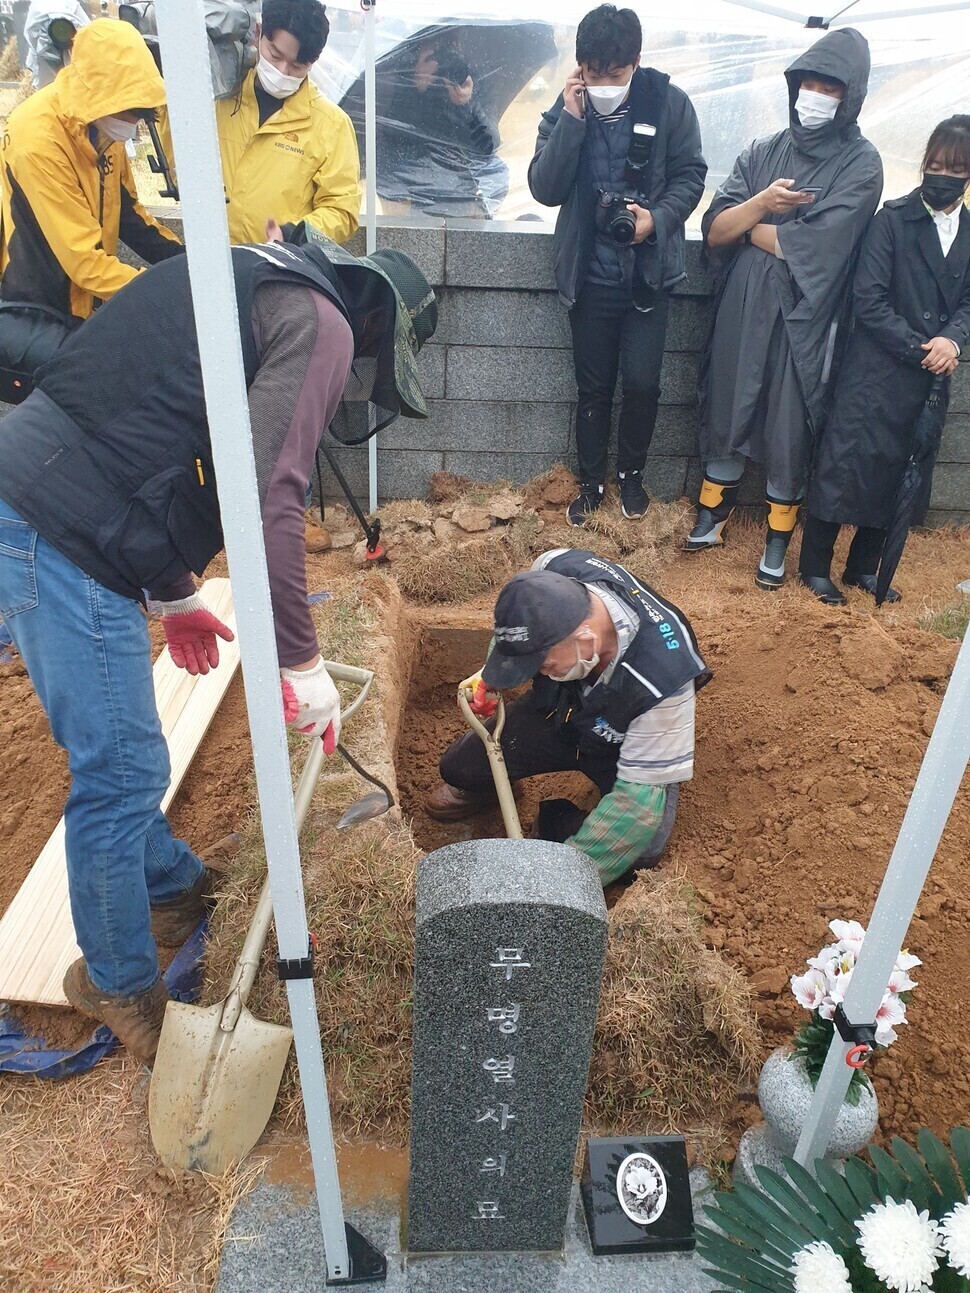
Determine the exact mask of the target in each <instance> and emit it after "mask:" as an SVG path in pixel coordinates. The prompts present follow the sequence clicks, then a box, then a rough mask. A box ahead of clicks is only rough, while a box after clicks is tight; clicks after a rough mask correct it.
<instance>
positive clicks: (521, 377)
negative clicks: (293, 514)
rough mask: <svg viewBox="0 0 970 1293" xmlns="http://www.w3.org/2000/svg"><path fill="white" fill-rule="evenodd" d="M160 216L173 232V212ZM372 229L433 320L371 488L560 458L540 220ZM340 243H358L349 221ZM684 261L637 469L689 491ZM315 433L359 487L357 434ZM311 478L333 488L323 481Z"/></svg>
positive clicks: (564, 415)
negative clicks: (653, 415)
mask: <svg viewBox="0 0 970 1293" xmlns="http://www.w3.org/2000/svg"><path fill="white" fill-rule="evenodd" d="M157 214H159V215H161V214H162V212H158V213H157ZM165 215H166V219H167V220H168V221H169V222H170V223H171V224H172V227H173V228H174V229H175V230H176V232H178V233H179V234H180V235H181V222H180V221H178V220H172V219H171V215H170V212H166V213H165ZM377 242H378V246H379V247H396V248H398V249H399V250H401V251H404V252H406V253H407V254H408V255H409V256H411V257H413V259H414V260H415V261H416V262H417V263H418V264H419V265H420V266H421V269H422V270H423V271H424V273H425V275H426V276H427V278H428V280H429V282H430V283H431V284H432V286H433V287H434V288H435V291H436V292H437V294H438V299H439V317H438V330H437V332H436V334H435V337H434V339H433V341H431V342H429V344H428V345H426V346H425V348H424V350H423V351H422V353H421V356H420V359H419V365H420V371H421V380H422V388H423V390H424V394H425V397H426V399H427V401H428V409H429V414H430V416H429V417H428V419H427V420H426V421H423V420H417V419H407V418H398V420H397V421H396V422H394V423H392V425H391V426H389V427H388V428H387V429H386V430H385V431H382V432H381V433H380V435H379V438H378V452H377V464H378V486H379V496H380V498H381V499H392V498H415V497H422V496H423V495H424V494H425V492H426V490H427V486H428V478H429V477H430V476H431V474H432V473H433V472H435V471H439V470H442V469H444V470H446V471H451V472H456V473H458V474H461V475H466V476H470V477H472V478H473V479H475V480H483V481H490V480H499V479H507V480H511V481H514V482H516V483H518V482H521V481H525V480H528V479H529V478H530V477H532V476H535V475H536V474H537V473H539V472H542V471H546V470H547V469H548V468H549V467H551V466H552V465H553V464H554V463H556V462H566V463H568V464H569V465H570V466H574V465H575V456H574V452H573V434H572V426H573V418H574V415H575V400H576V384H575V380H574V377H573V369H572V354H571V350H570V338H569V323H568V319H567V315H566V310H565V309H564V307H563V306H562V305H561V304H560V302H559V299H558V297H557V295H556V290H555V279H554V274H553V259H552V226H551V225H546V224H539V223H533V222H531V221H523V222H521V223H508V224H502V223H498V222H495V223H492V224H489V225H488V226H486V225H484V224H483V223H482V222H481V221H476V220H455V221H450V222H449V223H448V224H447V226H446V225H445V222H444V221H443V220H434V219H427V218H424V219H421V218H418V219H415V218H413V217H407V218H401V217H382V218H381V219H379V221H378V231H377ZM350 249H351V250H352V251H354V252H356V253H357V254H361V255H362V254H363V252H364V235H363V231H361V232H359V233H358V234H357V236H356V238H355V239H354V240H353V241H352V242H351V243H350ZM687 270H688V277H687V281H686V282H684V283H682V284H681V285H680V286H679V287H678V288H677V289H676V291H675V293H674V298H673V301H672V303H671V310H670V317H669V323H668V328H667V348H666V354H665V357H664V364H663V371H662V375H661V385H662V393H661V405H660V413H659V416H658V418H657V428H656V432H655V434H654V439H653V444H652V446H651V450H650V454H649V457H648V458H647V465H646V471H645V473H644V474H645V478H646V484H647V488H648V489H649V491H650V493H651V494H653V495H654V496H656V497H658V498H662V499H673V498H678V497H680V496H681V495H683V494H687V495H689V496H690V497H694V496H696V491H697V489H698V487H699V484H700V477H701V462H700V459H699V457H698V455H697V408H696V396H695V388H696V379H697V364H698V359H699V356H700V352H701V350H702V348H703V346H704V342H705V339H706V337H707V332H708V328H709V326H710V320H711V312H712V308H713V284H712V282H711V278H710V275H709V274H708V273H707V271H706V269H705V268H704V266H703V265H702V264H701V258H700V243H699V242H697V241H689V242H688V244H687ZM328 443H330V445H331V447H332V448H333V449H334V453H335V457H336V458H337V460H338V462H339V464H340V467H341V469H342V471H343V472H344V474H345V476H346V477H347V479H348V482H349V483H350V485H351V487H352V488H353V489H354V491H355V493H356V494H357V496H358V497H359V498H360V499H361V500H366V498H367V446H366V445H361V446H357V447H341V446H335V445H334V444H333V442H332V441H328ZM614 447H615V442H614ZM324 488H325V492H326V493H327V494H328V495H330V494H333V495H336V494H337V493H338V487H337V484H336V482H335V481H329V482H328V481H326V480H325V481H324ZM763 498H764V478H763V475H762V474H761V473H760V471H758V470H755V469H749V470H748V471H747V472H746V474H745V478H744V481H743V484H742V489H741V494H740V500H741V502H742V503H748V504H756V503H760V502H761V501H762V500H763ZM948 521H952V522H955V523H958V524H967V523H970V366H968V365H961V368H960V370H959V371H958V373H957V376H956V377H955V379H954V381H953V389H952V396H951V401H950V412H949V417H948V420H947V424H946V430H945V432H944V436H943V443H942V445H941V449H940V455H939V462H938V465H937V468H936V473H935V476H934V481H933V494H932V498H931V502H930V511H929V513H928V515H927V522H928V523H929V524H943V523H945V522H948Z"/></svg>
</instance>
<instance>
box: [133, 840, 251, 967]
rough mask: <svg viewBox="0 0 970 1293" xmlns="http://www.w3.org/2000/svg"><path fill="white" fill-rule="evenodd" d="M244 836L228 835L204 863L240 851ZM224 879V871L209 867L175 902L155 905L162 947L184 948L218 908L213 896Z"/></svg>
mask: <svg viewBox="0 0 970 1293" xmlns="http://www.w3.org/2000/svg"><path fill="white" fill-rule="evenodd" d="M241 840H242V835H241V834H239V833H238V832H236V833H235V834H232V835H224V836H223V837H222V839H221V840H216V842H215V844H213V845H211V846H210V847H209V848H207V849H206V850H205V852H204V853H202V854H201V855H200V856H201V860H202V861H203V862H207V863H208V862H213V863H214V862H216V861H217V860H224V859H225V858H226V856H227V855H228V856H234V855H235V854H236V853H237V852H238V851H239V844H240V841H241ZM222 878H223V871H222V868H221V867H219V866H217V865H213V866H206V869H205V871H204V872H203V873H202V875H201V876H200V877H199V879H198V880H196V882H195V884H194V885H193V886H192V888H191V889H188V890H186V892H185V893H183V894H180V895H179V897H178V898H173V899H172V901H171V902H160V903H153V904H152V937H153V938H154V940H155V942H156V943H157V944H158V945H159V947H181V946H182V944H183V943H184V942H185V940H186V939H187V938H188V936H189V935H190V934H191V933H192V931H193V929H195V927H196V925H198V923H199V921H200V920H201V919H202V917H203V916H205V915H207V914H208V913H209V912H210V911H211V910H212V908H213V906H214V905H215V899H214V898H213V896H212V895H213V893H214V892H215V889H216V887H217V886H218V885H219V883H220V882H221V880H222Z"/></svg>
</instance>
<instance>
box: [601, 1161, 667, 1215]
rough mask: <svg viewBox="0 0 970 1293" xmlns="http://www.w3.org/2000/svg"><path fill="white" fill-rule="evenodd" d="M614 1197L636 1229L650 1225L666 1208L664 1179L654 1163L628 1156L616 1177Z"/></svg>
mask: <svg viewBox="0 0 970 1293" xmlns="http://www.w3.org/2000/svg"><path fill="white" fill-rule="evenodd" d="M614 1161H615V1160H614ZM616 1197H617V1199H618V1200H619V1203H620V1207H621V1208H622V1209H623V1211H624V1212H625V1213H626V1215H627V1216H628V1217H629V1218H630V1220H631V1221H633V1222H634V1223H635V1224H636V1225H638V1226H650V1225H653V1223H654V1222H655V1221H656V1220H657V1219H658V1218H659V1217H660V1216H661V1215H662V1214H663V1210H664V1208H665V1207H666V1206H667V1178H666V1177H665V1176H664V1173H663V1169H662V1168H661V1166H660V1164H659V1163H658V1162H657V1160H656V1159H655V1158H651V1157H650V1155H649V1154H629V1155H628V1156H627V1157H626V1158H625V1159H624V1160H623V1162H622V1163H621V1164H620V1167H619V1170H618V1171H617V1173H616Z"/></svg>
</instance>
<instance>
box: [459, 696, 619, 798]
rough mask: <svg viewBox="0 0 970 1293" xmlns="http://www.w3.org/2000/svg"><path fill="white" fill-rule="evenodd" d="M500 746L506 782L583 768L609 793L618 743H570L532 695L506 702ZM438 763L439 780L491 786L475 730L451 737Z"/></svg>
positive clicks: (467, 786) (466, 786) (472, 786)
mask: <svg viewBox="0 0 970 1293" xmlns="http://www.w3.org/2000/svg"><path fill="white" fill-rule="evenodd" d="M494 725H495V720H494V719H490V720H489V721H488V723H486V727H487V728H488V729H489V731H491V729H492V728H493V727H494ZM501 746H502V754H503V755H504V757H505V766H506V767H507V768H508V772H509V780H510V781H521V779H522V778H523V777H536V776H539V775H541V774H542V773H544V772H582V773H584V774H585V775H586V776H587V777H589V779H590V781H592V782H593V783H594V784H595V786H596V788H597V789H598V790H599V792H600V794H601V795H606V794H609V792H610V791H611V790H612V789H613V785H614V782H615V781H616V762H617V756H618V753H619V747H618V746H614V747H613V749H612V751H609V750H604V751H603V753H602V754H590V753H587V751H585V750H580V749H579V747H578V746H577V745H576V742H575V741H571V740H570V739H569V737H568V736H564V735H563V734H562V733H561V732H560V731H558V730H557V728H556V724H555V722H554V720H553V719H547V718H546V715H545V713H544V712H543V711H542V710H540V709H537V708H536V705H535V701H534V700H533V699H532V695H531V693H530V694H529V695H526V696H520V697H519V699H518V700H513V701H512V703H511V704H510V705H507V706H506V710H505V727H504V729H503V731H502V739H501ZM440 766H441V779H442V781H446V782H447V783H448V785H449V786H455V787H457V789H459V790H471V791H482V790H491V789H492V788H493V786H494V785H495V782H494V781H493V780H492V770H491V768H490V766H489V762H488V755H487V754H486V753H485V745H484V742H483V741H482V739H481V737H479V736H477V735H476V734H475V733H474V732H466V733H465V735H464V736H460V737H459V738H458V740H457V741H452V743H451V745H449V746H448V748H447V750H445V752H444V754H443V755H442V756H441V765H440Z"/></svg>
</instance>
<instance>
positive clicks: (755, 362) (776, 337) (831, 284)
mask: <svg viewBox="0 0 970 1293" xmlns="http://www.w3.org/2000/svg"><path fill="white" fill-rule="evenodd" d="M811 72H814V73H816V74H817V75H819V76H824V77H827V78H831V79H834V80H838V81H841V82H843V83H844V84H845V86H846V91H845V97H844V98H843V100H842V102H841V103H840V105H839V109H838V112H837V113H836V115H835V117H834V119H833V120H832V121H831V122H829V123H828V124H826V125H824V126H822V127H820V128H819V129H817V130H806V129H805V128H804V127H803V126H802V125H801V123H800V122H799V120H798V116H797V114H796V112H795V99H796V97H797V95H798V90H799V86H800V84H801V80H802V77H803V76H805V75H807V74H808V73H811ZM785 76H786V78H787V81H788V98H789V119H790V124H789V127H788V129H787V130H782V131H780V132H779V133H778V134H775V135H770V136H769V137H767V138H765V139H758V140H755V141H754V143H752V144H751V145H750V146H749V147H748V148H747V149H745V151H744V152H743V153H742V154H741V156H740V157H739V158H738V160H737V161H736V162H735V165H734V169H733V171H732V172H731V174H730V176H729V177H728V178H727V180H726V181H725V182H724V184H723V185H722V186H721V187H720V188H719V189H718V190H717V192H716V193H715V195H714V200H713V201H712V203H711V205H710V208H709V209H708V211H707V212H706V214H705V216H704V221H703V229H704V236H705V238H706V237H707V234H708V231H709V230H710V227H711V225H712V224H713V222H714V220H715V218H716V217H717V216H718V215H719V214H720V213H721V212H722V211H723V210H725V209H726V208H728V207H733V206H739V205H740V204H741V203H742V202H746V201H747V200H748V199H749V198H752V197H754V196H755V195H756V194H757V193H760V192H761V191H762V190H763V189H765V188H767V187H768V185H769V184H771V183H773V181H775V180H778V179H792V180H794V181H795V188H796V189H800V188H803V187H804V186H806V185H809V186H814V187H817V188H821V193H820V194H819V195H818V197H817V198H816V199H815V201H814V202H813V203H812V204H811V205H806V206H800V207H798V208H796V210H795V211H793V212H790V213H788V214H786V215H767V216H765V217H764V221H763V222H764V223H766V224H775V225H778V226H780V227H779V230H778V244H779V246H780V248H781V251H782V255H783V257H784V259H782V258H781V257H778V256H772V255H769V254H768V253H767V252H764V251H761V250H760V249H759V248H758V247H754V246H743V247H740V248H737V247H730V248H727V247H725V248H717V249H713V250H712V251H711V253H710V254H711V258H712V260H713V261H714V262H715V265H716V266H717V268H718V269H719V270H720V273H721V282H720V292H719V296H718V301H717V312H716V316H715V321H714V326H713V328H712V330H711V336H710V339H709V341H708V346H707V350H706V352H705V355H704V357H703V359H702V362H701V369H700V374H699V382H698V394H699V398H700V410H701V416H700V451H701V456H702V457H703V458H704V460H705V462H707V461H710V460H711V459H717V458H726V457H729V456H731V455H733V454H741V455H743V456H744V457H746V458H750V459H752V460H753V461H754V462H758V463H763V464H764V466H765V468H766V471H767V475H768V480H769V482H770V486H771V488H772V490H773V492H774V493H775V494H776V495H777V496H778V497H779V498H782V499H786V500H792V501H794V500H797V499H800V498H802V497H803V495H804V493H805V488H806V484H807V480H808V473H809V468H810V465H811V459H812V446H813V441H814V436H815V435H816V434H817V433H818V431H819V430H820V428H821V426H822V423H823V421H824V413H825V409H826V404H827V401H826V390H827V387H828V379H829V375H830V372H831V368H832V358H833V353H834V348H835V343H836V333H837V329H838V324H839V322H840V320H841V318H842V316H843V314H844V311H845V305H846V301H847V298H848V290H849V286H850V280H851V274H852V269H853V267H854V264H855V259H856V253H857V250H858V247H859V244H860V242H861V239H862V235H863V233H864V232H865V229H866V226H867V224H868V223H869V220H870V219H871V217H872V215H873V213H874V212H875V210H876V207H877V206H878V204H879V198H880V194H881V193H882V162H881V161H880V158H879V154H878V152H877V151H876V149H875V148H874V147H873V145H872V144H870V143H869V141H868V140H866V139H864V138H863V137H862V134H861V132H860V130H859V127H858V125H857V124H856V119H857V117H858V115H859V111H860V109H861V108H862V104H863V102H864V101H865V97H866V89H867V85H868V78H869V47H868V45H867V43H866V41H865V39H864V37H862V36H861V35H860V34H859V33H858V32H857V31H854V30H853V29H852V28H845V29H842V30H839V31H832V32H828V33H827V34H826V35H825V36H823V37H822V39H821V40H820V41H818V42H817V43H816V44H814V45H813V46H812V47H811V49H809V50H808V51H807V52H806V53H805V54H803V55H802V57H801V58H798V59H796V60H795V62H794V63H792V64H791V66H790V67H789V68H788V69H787V71H786V72H785Z"/></svg>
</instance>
